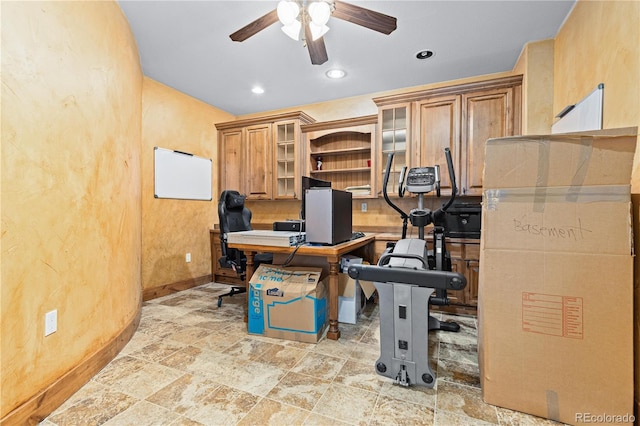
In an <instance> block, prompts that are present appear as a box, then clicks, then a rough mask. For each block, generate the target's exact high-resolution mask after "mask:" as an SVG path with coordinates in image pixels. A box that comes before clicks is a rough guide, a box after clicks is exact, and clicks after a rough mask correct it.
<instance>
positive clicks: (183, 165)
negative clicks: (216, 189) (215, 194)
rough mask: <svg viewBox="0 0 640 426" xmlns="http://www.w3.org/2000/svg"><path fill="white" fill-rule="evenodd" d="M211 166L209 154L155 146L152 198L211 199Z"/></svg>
mask: <svg viewBox="0 0 640 426" xmlns="http://www.w3.org/2000/svg"><path fill="white" fill-rule="evenodd" d="M212 167H213V165H212V161H211V159H209V158H203V157H198V156H196V155H193V154H189V153H188V152H183V151H175V150H172V149H165V148H159V147H155V148H154V175H155V181H154V196H155V198H175V199H182V200H205V201H211V185H212V183H211V180H212Z"/></svg>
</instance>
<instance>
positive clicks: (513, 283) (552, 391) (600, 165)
mask: <svg viewBox="0 0 640 426" xmlns="http://www.w3.org/2000/svg"><path fill="white" fill-rule="evenodd" d="M635 148H636V134H635V133H634V132H624V131H598V132H591V133H589V134H567V135H553V136H539V137H536V136H531V137H511V138H502V139H492V140H489V141H487V144H486V152H485V170H484V193H483V211H482V232H481V253H480V277H479V279H480V284H479V300H478V322H479V331H478V332H479V339H478V354H479V363H480V374H481V385H482V395H483V399H484V401H485V402H487V403H489V404H494V405H498V406H501V407H506V408H510V409H513V410H517V411H522V412H525V413H530V414H534V415H537V416H541V417H546V418H549V419H553V420H556V421H560V422H564V423H569V424H577V423H585V422H589V423H593V422H594V421H595V422H596V423H620V424H624V423H625V422H628V421H629V420H631V419H632V418H631V416H632V415H633V392H634V391H633V388H634V383H633V376H634V374H633V363H634V356H633V262H634V260H633V232H632V226H631V223H632V219H631V197H630V182H631V173H632V166H633V158H634V153H635Z"/></svg>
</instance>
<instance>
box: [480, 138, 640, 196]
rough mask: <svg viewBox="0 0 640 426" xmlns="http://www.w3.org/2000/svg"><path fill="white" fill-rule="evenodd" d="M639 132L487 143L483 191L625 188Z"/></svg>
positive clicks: (512, 139) (508, 139) (499, 140)
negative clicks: (501, 189)
mask: <svg viewBox="0 0 640 426" xmlns="http://www.w3.org/2000/svg"><path fill="white" fill-rule="evenodd" d="M636 139H637V129H636V128H628V129H614V130H601V131H594V132H585V133H567V134H556V135H545V136H514V137H506V138H497V139H489V140H488V141H487V143H486V148H485V168H484V180H483V185H484V188H485V189H494V188H529V187H554V186H565V187H574V188H575V187H580V186H597V185H629V184H630V183H631V173H632V168H633V157H634V155H635V149H636Z"/></svg>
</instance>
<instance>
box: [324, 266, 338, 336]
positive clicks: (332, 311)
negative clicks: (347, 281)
mask: <svg viewBox="0 0 640 426" xmlns="http://www.w3.org/2000/svg"><path fill="white" fill-rule="evenodd" d="M338 270H339V269H338V262H330V263H329V330H328V331H327V339H331V340H338V339H339V338H340V329H339V328H338Z"/></svg>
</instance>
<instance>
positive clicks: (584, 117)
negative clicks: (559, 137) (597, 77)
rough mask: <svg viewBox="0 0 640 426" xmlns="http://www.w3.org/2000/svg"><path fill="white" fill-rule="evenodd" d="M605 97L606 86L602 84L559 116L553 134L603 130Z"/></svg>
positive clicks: (552, 130) (552, 127)
mask: <svg viewBox="0 0 640 426" xmlns="http://www.w3.org/2000/svg"><path fill="white" fill-rule="evenodd" d="M603 95H604V84H602V83H600V84H599V85H598V87H596V88H595V89H594V90H593V91H592V92H591V93H589V94H588V95H587V97H585V98H584V99H583V100H581V101H580V102H578V103H577V104H575V105H570V106H569V107H567V108H565V109H564V110H563V111H562V112H561V113H560V114H558V116H560V119H559V120H558V121H556V122H555V123H553V125H552V126H551V133H554V134H555V133H572V132H586V131H589V130H601V129H602V105H603V100H604V97H603Z"/></svg>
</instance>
